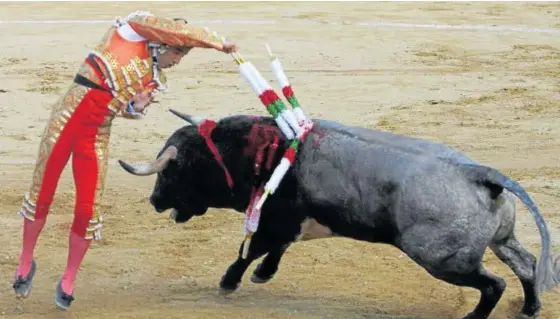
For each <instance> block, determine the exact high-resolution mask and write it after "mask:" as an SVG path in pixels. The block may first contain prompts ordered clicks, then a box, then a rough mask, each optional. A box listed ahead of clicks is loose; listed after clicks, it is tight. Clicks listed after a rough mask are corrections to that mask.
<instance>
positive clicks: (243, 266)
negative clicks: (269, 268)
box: [220, 231, 272, 294]
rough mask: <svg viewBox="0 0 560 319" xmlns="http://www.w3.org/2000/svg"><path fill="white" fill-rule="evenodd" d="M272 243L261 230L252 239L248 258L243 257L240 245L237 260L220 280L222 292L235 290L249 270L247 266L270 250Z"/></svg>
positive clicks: (226, 292)
mask: <svg viewBox="0 0 560 319" xmlns="http://www.w3.org/2000/svg"><path fill="white" fill-rule="evenodd" d="M271 246H272V243H271V242H270V241H268V240H267V239H266V238H265V237H264V236H262V234H261V233H260V232H258V231H257V232H256V233H255V234H254V235H253V239H252V240H251V246H249V252H248V254H247V259H243V258H242V253H243V244H241V246H240V247H239V255H238V257H237V260H236V261H235V262H234V263H233V264H231V265H230V266H229V267H228V269H227V271H226V273H225V274H224V275H223V276H222V279H221V280H220V288H221V293H222V294H229V293H232V292H234V291H235V290H236V289H237V288H239V285H240V284H241V279H242V278H243V274H245V271H247V268H248V267H249V266H250V265H251V263H252V262H253V261H254V260H255V259H258V258H260V257H262V256H263V255H264V254H266V253H267V252H268V251H270V250H271Z"/></svg>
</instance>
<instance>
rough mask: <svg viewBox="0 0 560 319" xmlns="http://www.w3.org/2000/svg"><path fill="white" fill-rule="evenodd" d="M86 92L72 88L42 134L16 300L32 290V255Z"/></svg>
mask: <svg viewBox="0 0 560 319" xmlns="http://www.w3.org/2000/svg"><path fill="white" fill-rule="evenodd" d="M86 92H87V89H85V88H83V87H78V86H75V85H74V86H72V87H71V88H70V89H69V90H68V92H67V93H66V94H65V95H64V96H63V97H62V99H61V100H59V101H58V102H57V104H56V105H55V106H54V108H53V111H52V113H51V117H50V119H49V121H48V123H47V125H46V127H45V130H44V132H43V135H42V138H41V143H40V146H39V152H38V155H37V161H36V164H35V169H34V172H33V183H32V185H31V188H30V190H29V192H28V193H26V194H25V199H24V201H23V204H22V207H21V209H20V211H19V213H20V214H21V215H22V216H23V217H24V225H23V249H22V252H21V255H20V262H19V266H18V268H17V270H16V280H15V282H14V285H13V288H14V290H15V293H16V296H17V297H23V298H25V297H27V296H28V295H29V293H30V291H31V287H32V280H33V276H34V275H35V270H36V264H35V261H34V259H33V253H34V250H35V246H36V244H37V240H38V238H39V234H40V233H41V231H42V229H43V226H44V225H45V222H46V219H47V215H48V212H49V209H50V206H51V204H52V201H53V197H54V194H55V192H56V188H57V186H58V181H59V179H60V175H61V173H62V171H63V170H64V167H65V166H66V164H67V163H68V160H69V158H70V153H71V149H72V141H73V135H74V133H75V127H76V117H75V116H74V112H75V110H76V108H77V105H78V103H79V101H80V100H81V99H82V98H83V97H84V95H85V94H86Z"/></svg>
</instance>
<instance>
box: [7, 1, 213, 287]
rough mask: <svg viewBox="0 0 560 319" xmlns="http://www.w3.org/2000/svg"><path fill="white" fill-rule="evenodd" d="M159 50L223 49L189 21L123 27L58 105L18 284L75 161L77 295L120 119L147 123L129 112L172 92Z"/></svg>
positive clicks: (29, 214)
mask: <svg viewBox="0 0 560 319" xmlns="http://www.w3.org/2000/svg"><path fill="white" fill-rule="evenodd" d="M160 45H168V46H176V47H199V48H213V49H216V50H220V51H221V50H223V46H222V41H221V40H220V39H217V38H216V37H215V36H213V35H212V34H211V33H210V32H209V31H208V30H207V29H202V28H197V27H193V26H192V25H189V24H187V23H186V21H184V20H183V21H181V20H177V21H176V20H173V19H168V18H162V17H156V16H153V15H151V14H149V13H144V12H136V13H134V14H131V15H129V17H127V19H125V20H118V21H117V24H115V25H114V26H112V27H111V28H110V29H109V30H108V31H107V33H106V34H105V35H104V37H103V39H102V40H101V42H100V43H99V44H98V45H97V46H96V47H95V48H94V49H93V50H92V52H91V54H89V56H88V57H87V58H86V59H85V61H84V62H83V64H82V65H81V67H80V68H79V71H78V74H77V76H76V79H75V81H74V83H72V84H71V85H70V87H69V88H68V90H67V91H66V93H65V94H64V95H63V96H62V97H61V98H60V99H59V100H58V101H57V102H56V104H55V105H54V107H53V110H52V113H51V116H50V119H49V120H48V123H47V125H46V128H45V131H44V132H43V136H42V139H41V143H40V147H39V152H38V157H37V162H36V166H35V170H34V173H33V183H32V185H31V188H30V190H29V192H28V193H26V194H25V199H24V201H23V204H22V207H21V210H20V211H19V213H20V214H21V215H22V216H24V217H25V222H24V238H23V242H24V243H23V252H22V255H21V258H20V265H19V267H18V270H17V273H16V277H18V276H19V277H23V278H25V276H27V274H28V273H29V272H30V269H31V265H32V262H33V250H34V247H35V244H36V242H37V238H38V236H39V233H40V232H41V230H42V228H43V226H44V223H45V220H46V217H47V214H48V212H49V208H50V205H51V203H52V201H53V196H54V193H55V189H56V187H57V183H58V180H59V178H60V175H61V173H62V170H63V169H64V167H65V166H66V164H67V162H68V160H69V158H70V155H71V154H72V169H73V175H74V181H75V186H76V202H75V206H74V221H73V224H72V229H71V232H70V247H69V249H70V252H69V256H68V265H67V269H66V272H65V275H64V277H63V279H62V288H64V290H65V292H66V293H67V294H68V295H71V294H72V289H73V282H74V278H75V272H76V271H77V269H78V268H79V265H80V263H81V260H82V259H83V257H84V255H85V252H86V251H87V249H88V248H89V244H90V242H91V239H99V238H100V229H101V227H102V223H103V220H102V217H101V214H100V211H99V209H100V206H99V204H100V202H101V198H102V195H103V189H104V184H105V177H106V173H107V162H108V159H107V149H108V144H109V136H110V132H111V123H112V121H113V119H114V118H115V117H124V118H141V117H142V114H138V113H134V112H131V111H130V109H129V110H127V108H126V107H127V105H129V102H130V101H131V98H132V97H133V96H135V95H136V94H137V93H140V92H141V91H144V90H157V91H160V90H165V84H166V80H165V75H164V74H163V73H162V71H161V69H159V67H158V65H157V54H158V52H159V51H158V50H160V49H161V48H159V46H160Z"/></svg>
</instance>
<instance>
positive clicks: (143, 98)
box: [132, 90, 153, 112]
mask: <svg viewBox="0 0 560 319" xmlns="http://www.w3.org/2000/svg"><path fill="white" fill-rule="evenodd" d="M152 100H153V96H152V91H151V90H146V91H142V92H140V93H138V94H136V95H135V96H134V97H133V98H132V101H134V111H136V112H143V111H144V109H145V108H146V107H148V105H150V102H151V101H152Z"/></svg>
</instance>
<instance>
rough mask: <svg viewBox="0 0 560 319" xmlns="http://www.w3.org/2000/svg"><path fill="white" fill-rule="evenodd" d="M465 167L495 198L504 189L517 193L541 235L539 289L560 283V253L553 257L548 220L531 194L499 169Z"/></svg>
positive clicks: (537, 275)
mask: <svg viewBox="0 0 560 319" xmlns="http://www.w3.org/2000/svg"><path fill="white" fill-rule="evenodd" d="M459 166H461V167H462V168H464V169H465V172H466V174H467V176H468V177H469V178H470V179H471V180H474V181H476V182H478V183H480V184H483V185H485V186H486V187H487V188H488V189H489V190H490V193H491V196H492V197H493V198H496V197H497V196H498V195H499V194H500V193H501V192H502V191H503V189H504V188H505V189H507V190H509V191H510V192H512V193H513V194H515V195H516V196H517V197H518V198H519V199H520V200H521V202H522V203H523V204H525V206H527V208H528V210H529V212H530V213H531V215H532V216H533V218H534V219H535V222H536V223H537V227H538V229H539V233H540V237H541V254H540V257H539V261H538V263H537V269H536V284H537V289H538V290H539V291H545V290H550V289H552V288H554V287H555V286H557V285H558V284H560V255H558V256H556V257H553V256H552V253H551V240H550V233H549V231H548V227H547V225H546V222H545V220H544V218H543V216H542V214H541V212H540V211H539V209H538V208H537V205H536V204H535V203H534V202H533V200H532V199H531V197H530V196H529V194H527V192H526V191H525V190H524V189H523V187H521V185H519V184H518V183H517V182H516V181H514V180H512V179H511V178H509V177H507V176H505V175H504V174H502V173H500V172H499V171H498V170H496V169H493V168H490V167H487V166H482V165H471V164H459Z"/></svg>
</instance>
